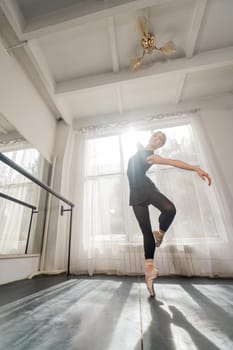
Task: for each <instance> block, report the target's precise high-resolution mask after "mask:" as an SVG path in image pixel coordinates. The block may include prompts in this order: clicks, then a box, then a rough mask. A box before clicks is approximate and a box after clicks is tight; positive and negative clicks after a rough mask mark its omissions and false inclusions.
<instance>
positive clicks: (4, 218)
mask: <svg viewBox="0 0 233 350" xmlns="http://www.w3.org/2000/svg"><path fill="white" fill-rule="evenodd" d="M4 154H5V155H6V156H7V157H8V158H10V159H11V160H13V161H14V162H16V163H17V164H18V165H20V166H22V167H23V168H24V169H25V170H27V171H29V172H30V173H32V174H33V175H34V176H36V177H39V174H40V170H41V169H40V164H41V163H40V154H39V152H38V151H37V150H36V149H29V148H26V149H21V150H15V151H10V152H4ZM0 192H3V193H4V194H7V195H9V196H11V197H15V198H17V199H19V200H21V201H24V202H28V203H30V204H32V205H37V201H38V194H39V189H38V187H37V186H35V185H34V184H33V183H31V182H30V180H28V179H26V178H25V177H24V176H22V175H21V174H19V173H18V172H16V171H15V170H13V169H12V168H11V167H9V166H7V165H5V164H4V163H2V162H0ZM30 216H31V210H30V209H29V208H25V207H24V206H21V205H19V204H16V203H14V202H11V201H9V200H6V199H3V198H0V254H23V253H24V251H25V245H26V239H27V233H28V228H29V222H30ZM34 221H35V218H34Z"/></svg>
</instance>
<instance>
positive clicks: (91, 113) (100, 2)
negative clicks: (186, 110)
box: [0, 0, 233, 125]
mask: <svg viewBox="0 0 233 350" xmlns="http://www.w3.org/2000/svg"><path fill="white" fill-rule="evenodd" d="M0 4H1V10H2V12H3V13H4V15H5V16H6V18H7V20H8V21H9V24H8V25H9V28H8V29H9V30H10V27H11V28H13V30H14V35H15V38H14V39H12V37H13V36H12V35H11V36H9V35H8V36H7V35H6V34H5V39H7V42H8V47H9V46H12V45H13V46H14V45H17V48H14V49H11V52H12V54H15V55H16V56H17V58H18V59H19V60H21V61H22V60H25V57H27V60H28V61H27V62H29V63H30V64H27V65H30V74H31V76H32V78H34V80H35V77H36V79H37V80H38V79H39V80H40V83H39V84H38V86H40V89H44V91H45V92H46V93H44V95H45V96H46V98H45V101H46V103H48V104H49V105H50V107H51V106H53V109H52V110H53V113H54V115H55V117H56V118H59V117H62V118H63V119H64V120H66V121H67V122H68V123H71V122H75V124H76V125H78V124H79V121H80V123H81V122H82V124H83V123H84V124H85V120H86V121H87V123H91V122H94V123H96V121H98V119H99V120H100V119H101V118H102V117H103V116H105V117H106V118H108V115H109V116H112V115H115V117H116V118H124V116H127V115H128V113H134V112H135V113H141V114H145V113H148V110H150V112H151V111H154V112H155V113H156V111H158V109H159V110H160V111H161V108H162V106H163V109H164V111H165V112H166V111H167V106H170V107H169V108H171V106H174V110H175V109H177V106H180V108H182V106H184V105H187V103H189V102H190V103H194V101H195V103H196V104H197V107H198V100H199V99H200V101H203V99H205V98H206V100H208V101H211V97H212V98H213V100H216V96H218V97H221V98H222V97H223V96H226V95H227V96H231V97H232V93H233V21H232V14H233V1H232V0H221V1H220V0H170V1H169V0H163V1H162V0H135V1H130V0H118V1H117V0H95V1H90V0H85V1H84V0H79V1H77V0H76V1H75V0H0ZM140 15H144V16H147V17H148V18H149V23H150V26H149V27H150V31H151V32H153V33H155V36H156V40H157V45H158V46H161V45H163V44H164V43H165V42H166V41H168V40H173V41H174V42H175V43H176V46H177V51H176V53H174V54H171V55H170V56H169V57H167V58H166V57H165V56H163V55H161V54H156V53H154V54H153V55H148V57H146V59H145V61H144V63H143V66H142V67H141V69H140V70H138V71H137V72H131V71H130V70H129V68H128V67H129V62H130V59H131V58H134V57H137V56H138V55H140V54H141V52H142V51H141V48H140V36H139V35H138V34H137V33H136V31H135V22H136V19H137V17H138V16H140ZM5 26H7V23H5ZM5 32H6V33H7V30H6V31H5ZM20 43H22V46H18V44H20ZM33 75H34V77H33ZM232 100H233V99H232Z"/></svg>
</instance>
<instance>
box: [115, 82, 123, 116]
mask: <svg viewBox="0 0 233 350" xmlns="http://www.w3.org/2000/svg"><path fill="white" fill-rule="evenodd" d="M116 97H117V106H118V111H119V113H122V112H123V102H122V94H121V87H120V86H119V85H118V86H116Z"/></svg>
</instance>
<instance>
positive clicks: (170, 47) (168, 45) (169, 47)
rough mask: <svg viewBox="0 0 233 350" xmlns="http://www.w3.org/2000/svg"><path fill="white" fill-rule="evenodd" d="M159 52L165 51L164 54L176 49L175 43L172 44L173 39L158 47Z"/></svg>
mask: <svg viewBox="0 0 233 350" xmlns="http://www.w3.org/2000/svg"><path fill="white" fill-rule="evenodd" d="M159 51H160V52H162V53H165V54H169V53H172V52H175V51H176V45H175V44H174V42H173V41H171V40H170V41H168V42H167V43H166V44H165V45H164V46H162V47H160V49H159Z"/></svg>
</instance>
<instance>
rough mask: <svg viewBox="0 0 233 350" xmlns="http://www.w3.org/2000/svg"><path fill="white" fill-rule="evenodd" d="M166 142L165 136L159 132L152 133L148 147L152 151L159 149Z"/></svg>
mask: <svg viewBox="0 0 233 350" xmlns="http://www.w3.org/2000/svg"><path fill="white" fill-rule="evenodd" d="M165 142H166V135H165V134H164V133H162V132H161V131H157V132H154V133H153V134H152V136H151V137H150V139H149V145H150V146H151V148H153V149H157V148H160V147H162V146H163V145H164V143H165Z"/></svg>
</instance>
